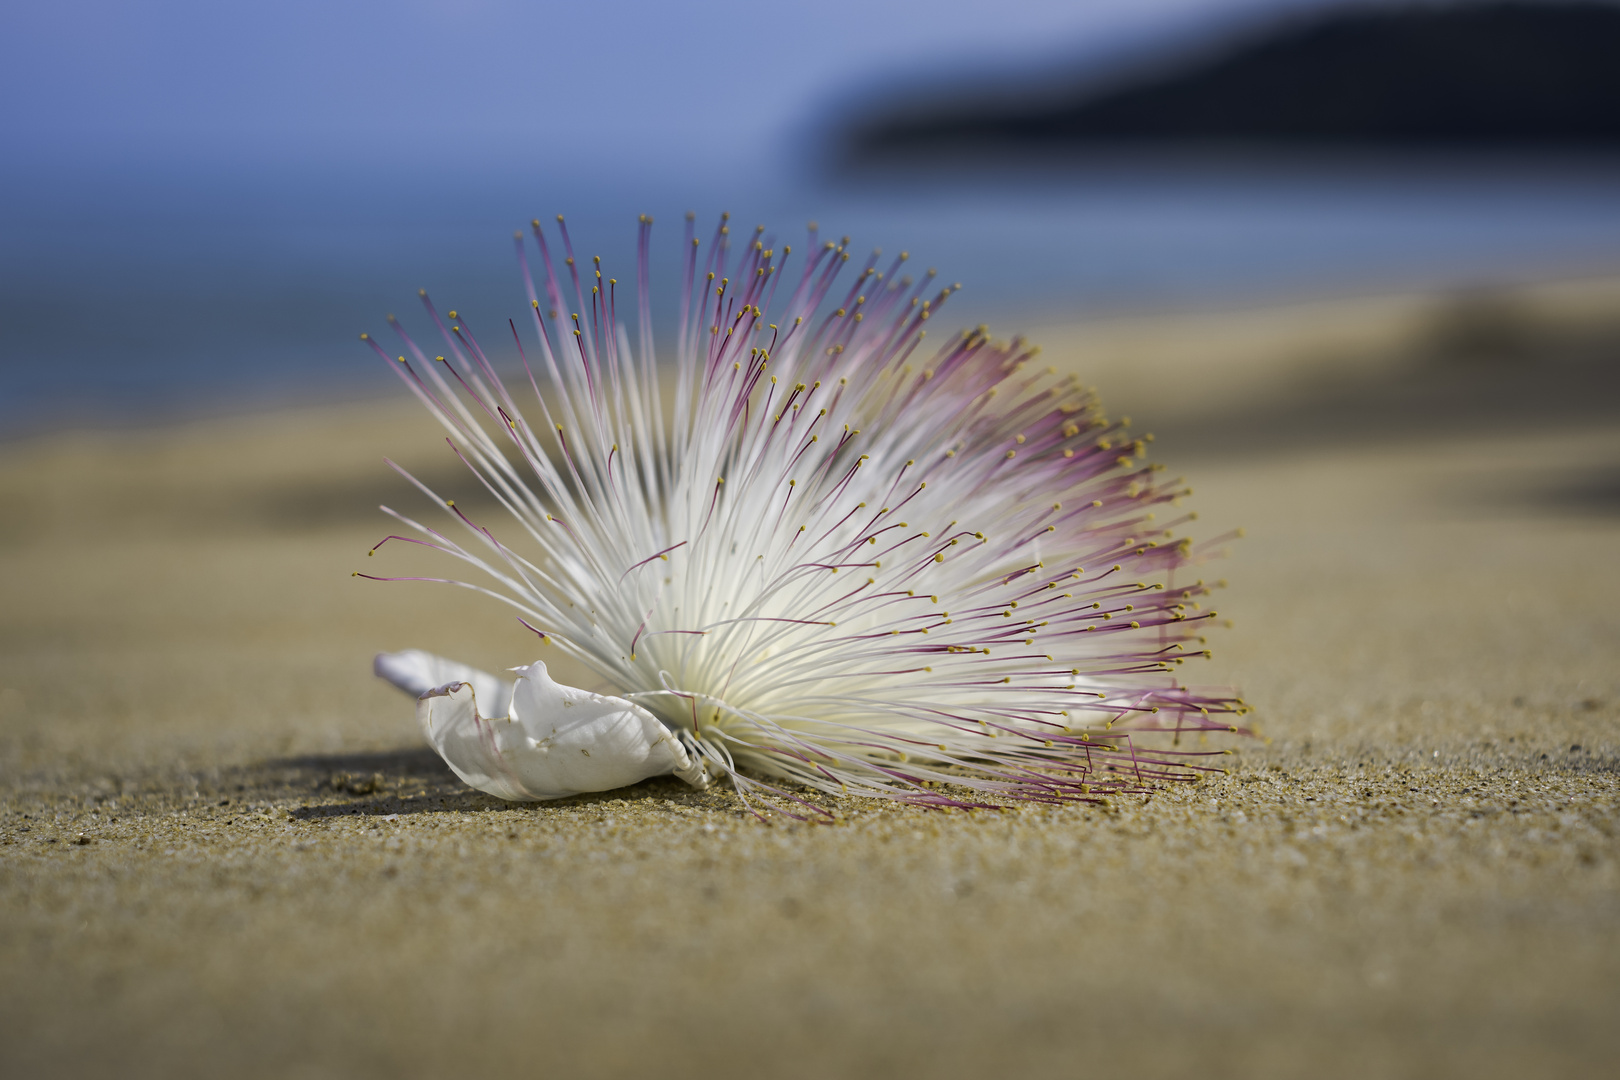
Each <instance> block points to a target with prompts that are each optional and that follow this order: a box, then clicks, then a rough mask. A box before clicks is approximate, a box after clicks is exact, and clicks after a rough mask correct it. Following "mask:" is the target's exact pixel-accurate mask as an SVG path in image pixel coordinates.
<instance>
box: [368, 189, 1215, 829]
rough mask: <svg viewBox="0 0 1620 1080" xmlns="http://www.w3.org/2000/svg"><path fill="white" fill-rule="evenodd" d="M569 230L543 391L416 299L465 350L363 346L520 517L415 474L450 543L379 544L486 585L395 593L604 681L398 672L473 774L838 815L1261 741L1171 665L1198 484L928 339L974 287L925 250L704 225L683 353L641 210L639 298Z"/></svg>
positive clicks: (1077, 789)
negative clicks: (923, 270)
mask: <svg viewBox="0 0 1620 1080" xmlns="http://www.w3.org/2000/svg"><path fill="white" fill-rule="evenodd" d="M557 221H558V231H559V234H560V240H561V245H562V248H561V251H560V252H557V254H558V255H560V256H562V258H561V260H560V264H559V260H558V259H555V258H554V256H553V249H552V247H551V245H550V244H549V243H548V240H547V236H546V233H545V231H544V230H543V229H542V228H541V226H540V223H539V222H538V221H537V222H535V223H534V228H533V234H534V243H535V244H536V245H537V251H538V255H539V268H540V269H541V270H542V271H543V273H542V274H541V275H539V276H540V281H539V284H538V286H537V284H536V281H535V276H536V275H534V274H533V273H532V272H531V267H530V263H529V262H528V259H527V256H526V254H525V246H526V245H525V241H524V239H523V236H522V234H519V235H518V236H517V249H518V257H519V261H520V265H521V269H522V274H523V280H524V284H525V285H526V287H527V289H528V295H529V301H530V305H529V306H530V310H529V312H528V315H527V317H526V318H525V320H524V325H523V327H522V328H521V329H520V328H519V327H518V326H517V325H516V324H515V323H514V324H509V325H511V331H512V333H513V334H514V335H515V336H516V338H517V339H518V340H517V348H518V352H519V355H520V356H521V358H522V363H521V369H518V368H513V369H512V370H521V372H522V375H521V380H522V390H521V391H518V390H516V389H515V388H514V387H512V386H508V385H507V383H506V381H505V380H503V379H502V377H501V376H500V375H499V374H498V373H497V371H496V369H495V366H494V365H493V364H492V363H491V361H490V358H489V355H488V353H487V352H486V350H485V348H483V347H482V346H480V344H479V340H478V338H477V337H476V336H475V335H474V333H473V330H472V328H471V326H469V324H468V321H467V320H466V319H465V318H464V317H463V316H462V315H461V314H459V313H457V312H455V311H450V312H448V313H447V315H446V316H443V317H441V315H440V314H439V312H438V311H437V309H436V308H435V307H434V306H433V305H432V303H431V302H429V301H428V300H427V298H426V295H425V294H424V295H423V304H424V306H425V308H426V312H427V316H428V318H429V319H431V320H432V322H433V324H434V326H435V327H436V328H437V330H438V333H439V335H440V336H441V337H442V340H443V341H444V350H445V355H443V356H437V355H435V356H429V355H428V354H427V353H426V352H424V351H423V350H422V349H421V348H419V347H418V346H417V345H416V343H415V342H414V341H413V340H412V338H411V337H410V336H409V335H408V334H406V333H405V331H404V330H403V329H402V328H400V327H399V325H398V323H397V322H395V323H394V328H395V330H396V331H397V332H398V334H399V337H400V341H401V342H402V348H403V350H404V352H403V354H401V355H398V356H397V358H396V357H395V356H393V355H390V354H389V353H386V352H384V351H383V350H382V349H381V348H380V347H379V346H378V345H377V344H376V343H375V342H374V341H372V339H371V338H370V337H369V335H363V336H364V337H365V338H366V340H367V341H370V342H371V343H372V347H373V348H374V349H377V352H378V354H379V355H380V356H382V357H383V359H384V360H386V361H387V362H388V363H389V365H390V366H391V367H392V368H393V369H394V370H395V371H396V372H397V373H398V375H399V377H400V378H401V379H402V380H404V382H405V385H406V386H407V387H409V388H410V390H411V391H412V392H413V393H414V394H415V395H416V396H417V398H419V399H420V400H421V402H422V404H423V405H425V406H426V407H427V409H428V410H429V411H430V412H431V413H432V414H433V415H434V416H435V417H436V418H437V419H438V420H439V422H440V423H441V424H443V426H444V427H445V429H446V430H447V431H448V433H449V439H448V441H449V443H450V446H451V448H452V449H453V452H454V453H455V454H456V455H457V456H458V457H459V458H460V459H461V461H462V462H463V463H465V465H466V466H467V468H468V469H470V470H471V472H472V473H473V474H474V475H476V477H477V478H478V479H479V481H480V482H481V483H482V485H483V487H484V488H485V489H486V490H487V491H488V493H489V495H490V496H492V497H493V499H494V500H495V501H496V502H497V503H499V505H500V507H501V508H502V509H503V510H504V511H505V515H504V516H501V517H500V519H499V521H498V522H488V521H481V520H474V519H473V518H472V517H470V516H468V515H467V514H466V513H465V512H464V511H463V509H461V508H459V507H457V506H456V505H455V504H454V502H452V501H449V500H445V499H443V498H440V497H439V496H437V495H435V494H434V492H433V491H431V490H429V489H428V487H427V486H426V485H424V484H421V483H420V482H417V481H415V480H414V479H412V482H413V483H415V484H416V486H417V487H418V488H420V489H421V490H422V491H423V493H424V494H426V495H427V496H429V497H430V498H432V499H433V500H434V501H435V502H436V503H437V504H438V506H439V507H440V509H441V511H442V513H443V519H442V520H443V522H444V524H443V525H440V526H435V525H430V524H426V523H423V522H419V521H416V520H414V519H412V518H410V517H407V516H405V515H404V514H401V513H397V512H395V511H393V510H389V509H387V508H386V507H385V508H384V509H385V511H386V512H387V513H389V514H391V515H392V516H393V517H394V518H396V519H397V520H398V521H400V522H401V523H403V525H405V526H406V527H407V530H408V532H409V533H410V534H412V535H408V536H407V535H395V536H389V537H387V538H386V539H385V540H383V541H382V542H380V543H379V544H378V545H377V548H381V547H383V545H384V544H388V543H391V542H401V541H404V542H410V543H414V544H420V545H424V546H426V547H429V548H433V549H436V550H437V551H440V552H442V553H443V554H444V555H446V556H449V557H451V558H454V559H457V560H460V561H461V562H462V563H463V564H465V565H466V566H467V567H469V568H471V570H472V571H473V573H472V574H471V575H470V577H471V579H472V580H451V579H448V578H445V579H439V578H410V579H401V578H379V580H436V581H438V580H442V581H447V582H448V583H450V584H455V585H461V586H464V587H466V588H471V589H476V590H478V591H480V592H484V593H487V594H488V595H489V596H491V597H494V598H496V599H499V600H501V601H504V602H505V603H507V604H508V605H510V606H511V607H512V608H514V609H516V612H517V615H518V621H519V622H521V623H522V624H523V626H524V627H527V628H528V630H529V631H532V632H533V633H534V634H536V635H538V637H539V639H540V641H541V642H542V643H545V644H547V645H549V646H550V648H552V649H555V650H556V651H557V652H559V653H562V654H565V655H566V656H568V657H570V658H572V659H573V660H575V661H578V662H580V663H581V664H583V665H584V666H585V667H586V668H588V669H589V670H590V671H591V672H592V673H593V674H594V676H595V678H596V679H597V680H598V683H599V685H600V688H601V689H602V690H604V691H606V692H603V693H595V692H590V691H586V690H582V689H575V688H572V687H568V686H563V685H560V684H558V683H556V682H555V681H553V680H552V679H551V677H550V676H549V674H548V673H547V669H546V665H545V664H544V663H535V664H531V665H529V666H528V667H523V668H517V669H515V679H514V680H512V681H505V680H502V679H500V678H497V677H495V676H492V675H487V674H484V673H483V672H479V671H476V670H474V669H472V668H469V667H465V666H463V665H461V664H458V663H454V662H451V661H448V660H442V659H440V658H438V657H434V656H430V655H428V654H426V653H422V652H416V651H412V652H404V653H394V654H385V655H383V656H379V657H378V658H377V664H376V670H377V673H378V674H379V675H381V676H382V677H384V678H386V679H388V680H389V681H390V682H392V683H394V684H395V685H397V686H399V687H401V688H402V689H405V690H406V691H408V692H409V693H411V694H412V695H414V696H416V698H417V715H418V718H419V720H420V722H421V725H422V728H423V730H424V732H425V734H426V736H427V738H428V740H429V741H430V742H431V743H432V745H433V746H434V747H435V749H437V750H438V751H439V753H440V754H442V755H443V756H444V759H445V761H446V762H448V763H449V765H450V767H451V768H452V769H453V770H455V772H456V773H457V774H458V775H459V776H461V777H462V779H464V780H465V781H467V782H468V783H469V784H471V785H473V786H475V787H478V788H480V789H482V790H484V791H488V792H490V793H492V794H495V795H498V796H500V797H502V798H507V799H549V798H557V797H561V796H564V795H569V794H574V793H578V792H583V791H600V790H606V789H610V788H614V787H619V786H623V785H626V784H631V783H635V782H637V781H640V780H642V779H645V778H647V777H650V776H658V775H664V774H668V773H674V774H675V775H677V776H679V777H681V778H682V779H684V780H686V781H688V782H689V783H692V784H694V785H697V786H702V785H704V784H706V783H708V782H710V780H711V779H714V778H725V779H727V780H729V782H730V783H731V784H733V785H734V786H735V788H736V790H737V791H738V792H739V794H741V796H742V797H743V798H744V799H745V800H748V799H749V798H750V796H753V797H755V798H763V799H766V800H768V801H770V802H771V803H772V804H773V805H775V806H776V807H777V808H779V809H786V810H788V811H789V812H793V811H794V810H795V809H798V810H801V811H804V812H824V811H822V810H820V809H819V800H812V799H809V798H807V797H806V796H807V795H809V794H810V793H811V791H820V792H826V793H832V794H857V795H864V796H878V797H885V798H895V799H901V800H905V801H908V802H912V803H921V804H927V805H933V806H958V807H960V806H983V805H996V804H998V803H1000V802H1003V801H1005V800H1006V799H1008V798H1012V799H1029V800H1036V801H1046V802H1058V801H1066V800H1098V799H1102V798H1105V797H1106V796H1108V795H1109V794H1113V793H1120V792H1127V791H1141V790H1145V789H1147V788H1149V787H1151V786H1152V785H1154V784H1156V783H1158V782H1162V781H1167V780H1177V779H1191V778H1194V777H1196V776H1197V775H1198V774H1199V772H1200V771H1201V770H1206V769H1210V768H1212V767H1213V766H1211V765H1210V764H1209V763H1208V762H1207V755H1209V754H1213V753H1219V752H1220V751H1219V750H1217V749H1211V748H1207V747H1202V746H1201V744H1202V742H1203V740H1188V739H1184V738H1183V736H1184V735H1186V734H1189V733H1201V732H1206V731H1213V730H1220V731H1228V730H1237V729H1236V728H1235V727H1232V725H1231V718H1232V716H1233V715H1234V714H1236V713H1238V712H1240V711H1242V708H1243V707H1242V703H1241V701H1240V700H1239V699H1237V698H1235V697H1233V696H1231V695H1230V694H1227V693H1223V692H1200V691H1197V690H1193V689H1189V688H1187V687H1185V686H1183V685H1182V684H1181V683H1180V682H1178V680H1177V679H1176V677H1175V670H1176V668H1177V666H1178V665H1180V664H1181V663H1182V662H1183V661H1184V660H1185V659H1187V658H1188V657H1190V656H1193V655H1198V654H1202V655H1207V653H1205V652H1204V650H1203V648H1202V645H1203V642H1204V638H1203V637H1202V636H1201V634H1202V633H1203V630H1204V628H1205V627H1206V626H1207V625H1208V622H1207V620H1209V619H1211V618H1213V617H1214V615H1215V613H1214V612H1213V611H1209V610H1206V609H1204V608H1203V607H1202V606H1201V604H1200V601H1201V599H1202V598H1204V597H1205V596H1206V595H1207V592H1208V587H1207V586H1205V584H1204V583H1203V582H1202V581H1199V582H1197V583H1189V582H1186V581H1185V580H1182V581H1179V582H1178V581H1177V572H1178V571H1180V570H1182V569H1183V568H1185V567H1187V566H1188V565H1189V564H1191V563H1193V562H1194V561H1196V560H1197V559H1199V557H1200V549H1195V548H1193V547H1192V545H1191V544H1190V542H1189V541H1188V540H1186V539H1181V538H1178V537H1177V536H1176V535H1175V530H1176V529H1177V527H1178V526H1180V525H1182V524H1183V523H1184V522H1185V521H1187V520H1189V519H1190V518H1191V517H1192V515H1190V514H1189V515H1184V516H1181V517H1178V518H1176V519H1175V520H1168V521H1161V520H1157V519H1156V514H1158V513H1162V512H1163V511H1164V509H1165V508H1166V507H1170V506H1173V505H1176V504H1177V503H1178V502H1179V498H1180V496H1182V495H1185V494H1187V492H1186V490H1185V488H1184V487H1183V486H1182V485H1181V483H1180V481H1176V482H1173V483H1166V482H1164V481H1162V480H1161V479H1160V476H1159V474H1158V471H1157V470H1158V468H1159V467H1158V466H1156V465H1151V464H1146V463H1144V462H1143V460H1142V457H1143V453H1144V450H1145V446H1144V440H1141V439H1135V438H1133V437H1132V436H1131V435H1130V434H1128V433H1127V424H1128V421H1126V420H1118V421H1111V420H1109V419H1108V418H1106V416H1105V415H1104V414H1103V412H1102V411H1101V409H1100V407H1099V405H1098V403H1097V401H1096V399H1095V398H1094V397H1093V396H1092V394H1091V393H1090V391H1088V390H1086V389H1084V388H1083V387H1081V386H1079V385H1077V384H1076V383H1075V381H1074V380H1073V379H1072V378H1066V377H1060V376H1058V375H1057V374H1056V373H1055V372H1054V371H1053V370H1052V369H1050V368H1045V369H1043V368H1040V367H1038V366H1036V365H1035V364H1033V363H1032V360H1033V358H1034V356H1035V353H1036V350H1035V349H1034V348H1032V347H1030V346H1028V345H1027V344H1025V343H1024V342H1023V341H1022V340H1021V339H1017V338H1015V339H1013V340H1011V341H999V340H996V339H994V338H992V337H991V336H990V335H989V334H988V333H987V332H986V330H985V328H984V327H982V326H981V327H978V328H976V329H968V330H959V331H955V332H945V333H935V334H932V335H931V334H930V331H931V330H936V329H937V328H938V327H939V325H940V323H939V320H938V318H937V316H938V315H939V312H940V309H941V307H942V306H943V305H944V303H945V302H946V301H947V300H948V299H949V298H950V297H951V295H952V294H953V293H954V292H955V291H956V289H957V288H958V286H955V285H946V286H941V285H938V284H936V283H935V278H934V272H933V271H932V270H930V271H929V272H928V273H927V274H926V275H924V276H922V277H921V278H920V279H918V280H916V281H913V280H912V279H911V278H910V277H906V276H903V274H902V270H903V264H904V262H905V260H906V255H905V254H904V253H901V254H900V256H899V257H898V258H894V259H891V260H889V261H887V262H886V263H885V262H882V261H880V255H879V253H873V255H872V256H871V257H869V258H866V259H864V260H863V261H860V262H853V263H852V259H851V254H850V251H849V247H848V242H847V239H846V240H844V241H840V242H837V243H832V242H818V240H817V236H816V233H815V229H814V226H812V227H811V232H810V242H809V244H808V245H807V249H806V251H805V252H804V253H803V254H795V253H794V249H793V248H792V247H790V246H787V245H781V246H778V244H777V243H776V242H775V241H774V240H773V239H771V238H769V237H768V236H767V235H766V234H765V232H764V229H763V227H761V228H760V229H759V230H756V231H755V233H754V234H753V235H752V236H751V237H749V238H748V239H746V240H744V241H742V242H740V243H739V242H738V238H736V237H735V236H733V235H732V234H731V231H730V229H729V227H728V226H727V225H726V224H725V219H724V218H722V221H721V225H720V226H719V228H718V229H717V230H716V232H715V234H714V236H713V238H712V239H711V240H710V241H709V242H708V243H707V244H703V243H700V242H699V240H698V239H697V238H696V237H695V236H694V235H693V225H692V219H691V216H690V215H688V218H687V226H686V242H685V244H684V246H683V251H682V265H683V267H684V271H683V272H684V281H685V290H684V299H683V301H682V303H681V305H680V311H679V316H678V318H677V320H676V325H675V326H674V328H673V329H674V336H673V339H672V341H670V344H672V345H673V351H674V357H673V362H669V363H665V362H662V361H660V360H659V359H658V358H657V356H655V353H654V348H653V346H654V341H655V339H656V338H657V335H656V334H655V331H654V328H653V324H652V317H651V314H650V307H649V303H648V296H647V292H648V265H649V258H648V251H649V243H650V229H651V224H652V221H651V219H650V218H643V219H642V222H641V227H640V234H639V244H638V257H637V266H636V273H637V287H636V288H635V289H634V290H633V292H634V296H635V299H634V301H633V303H628V304H627V305H626V307H625V308H623V309H621V308H620V307H619V306H618V304H619V300H620V299H621V297H620V295H619V294H620V292H621V291H627V292H628V291H630V290H621V288H620V287H619V283H618V282H617V280H616V279H614V278H610V277H604V276H603V272H602V269H601V265H600V260H592V262H591V263H590V264H581V263H580V262H579V261H578V260H577V259H576V258H575V257H574V252H573V247H572V244H571V242H570V241H569V237H568V232H567V228H566V226H565V225H563V222H562V218H561V217H559V218H558V219H557ZM559 271H560V272H559ZM390 321H391V322H393V320H392V319H390ZM503 330H504V328H503ZM664 340H666V341H669V340H670V339H664ZM520 397H521V398H523V399H524V403H523V404H522V405H520V404H519V398H520ZM396 468H397V466H396ZM401 471H402V472H403V470H401ZM407 478H409V476H408V474H407ZM377 548H373V549H372V550H373V551H376V550H377ZM363 576H371V575H363ZM1185 576H1186V575H1185V574H1184V573H1183V574H1182V577H1183V578H1185ZM1195 744H1198V745H1195ZM794 804H797V806H796V807H795V805H794Z"/></svg>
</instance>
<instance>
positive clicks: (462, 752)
mask: <svg viewBox="0 0 1620 1080" xmlns="http://www.w3.org/2000/svg"><path fill="white" fill-rule="evenodd" d="M400 656H408V657H409V659H407V660H401V661H399V662H398V663H395V662H394V658H397V657H400ZM424 658H425V659H424ZM385 660H386V661H388V662H387V663H385ZM385 669H386V671H387V673H385ZM512 670H513V671H514V672H515V673H516V674H517V676H518V678H517V684H516V687H515V688H514V689H513V690H510V691H506V692H505V695H504V696H505V697H506V699H507V700H508V701H509V702H510V705H511V708H510V712H509V713H508V715H506V716H501V717H489V716H485V715H483V713H482V711H481V710H480V708H479V701H480V700H481V699H482V698H484V697H485V696H486V689H485V686H484V684H483V681H485V680H487V681H489V682H492V683H493V684H494V685H495V687H496V688H497V689H496V690H495V691H488V693H491V694H499V693H500V692H501V691H504V690H505V688H506V686H507V685H508V684H505V683H501V682H500V680H498V679H495V678H494V677H493V676H490V675H484V674H483V673H482V672H476V671H473V669H471V668H465V667H463V666H461V665H459V664H455V663H453V662H452V661H447V660H441V659H439V658H438V657H434V656H430V655H429V654H427V653H417V654H414V655H413V654H400V653H395V654H391V656H388V657H378V658H377V671H378V674H380V675H382V676H383V677H384V678H386V679H388V680H389V681H390V682H393V683H394V684H395V685H396V686H401V687H402V688H403V689H407V690H409V689H411V687H412V686H414V685H416V683H414V682H410V680H412V679H417V680H420V679H421V678H426V677H428V673H435V674H437V673H441V672H447V671H457V672H466V673H469V676H468V677H467V678H464V679H458V680H454V681H450V682H448V683H445V684H443V685H438V686H434V687H432V688H430V689H428V690H426V691H425V692H423V693H422V694H421V695H420V697H418V699H417V706H416V717H417V721H418V722H419V723H420V724H421V725H422V732H423V734H424V735H426V736H427V740H428V742H429V743H430V744H431V745H432V746H433V748H434V749H435V750H437V751H438V752H439V754H440V756H442V757H443V758H444V760H445V762H446V763H447V764H448V765H449V766H450V768H451V769H452V770H454V771H455V774H456V775H457V776H459V777H461V779H463V780H464V781H466V782H467V783H468V784H470V785H472V786H473V787H475V788H478V789H479V790H480V791H487V792H489V793H490V794H491V795H497V796H499V797H501V798H503V799H514V800H532V799H560V798H562V797H564V796H566V795H577V794H579V793H581V792H585V791H609V790H611V789H613V788H618V787H625V786H626V785H629V784H634V783H637V782H639V781H641V780H645V779H647V778H648V777H650V776H665V775H668V774H669V773H674V774H676V775H677V776H679V777H680V778H681V779H683V780H685V781H686V782H687V783H689V784H692V785H693V786H695V787H702V786H704V785H705V784H706V783H707V782H708V777H707V775H706V774H705V773H704V770H703V766H702V763H701V762H697V761H694V760H693V759H692V757H691V755H689V754H688V753H687V751H686V747H685V746H683V745H682V744H681V742H680V740H679V739H677V738H676V737H675V736H674V735H673V734H672V733H671V732H670V730H669V729H668V728H666V727H665V726H664V725H663V724H661V723H660V722H659V721H658V719H657V717H655V716H653V715H652V714H651V713H649V712H648V711H647V710H646V709H643V708H642V707H641V706H639V705H636V704H633V703H632V702H629V701H625V700H624V699H623V698H616V697H609V696H607V695H604V694H593V693H591V692H590V691H588V690H579V689H576V688H574V687H571V686H563V685H561V684H560V683H557V682H554V681H553V680H552V678H551V676H550V675H549V674H547V672H546V665H545V664H544V663H539V662H537V663H534V664H531V665H529V666H528V667H521V668H513V669H512ZM395 676H399V678H398V679H396V677H395Z"/></svg>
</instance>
